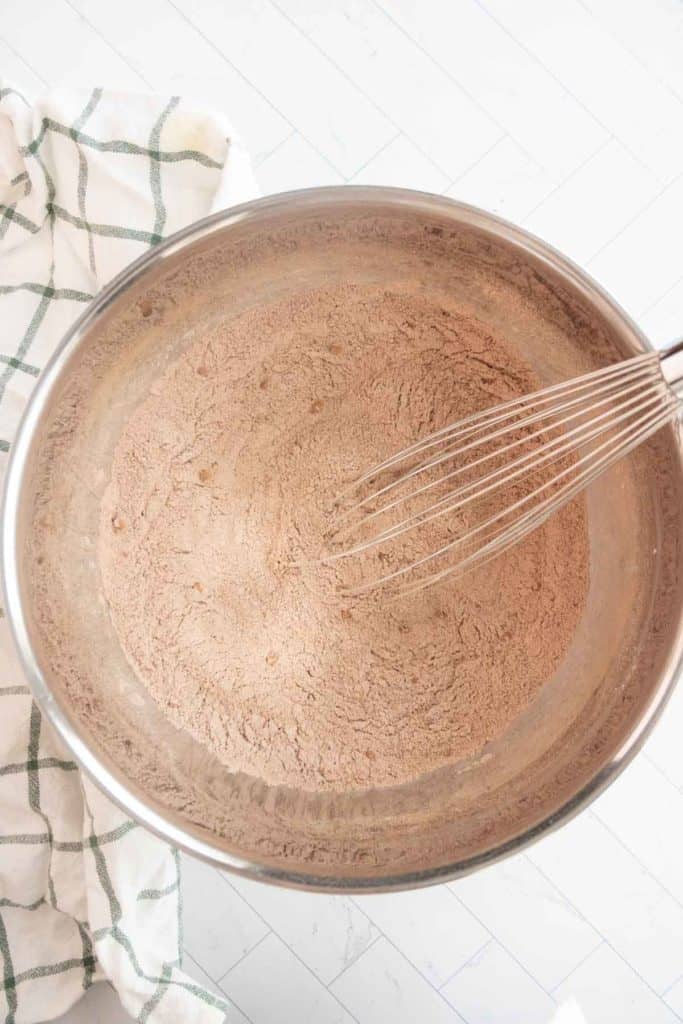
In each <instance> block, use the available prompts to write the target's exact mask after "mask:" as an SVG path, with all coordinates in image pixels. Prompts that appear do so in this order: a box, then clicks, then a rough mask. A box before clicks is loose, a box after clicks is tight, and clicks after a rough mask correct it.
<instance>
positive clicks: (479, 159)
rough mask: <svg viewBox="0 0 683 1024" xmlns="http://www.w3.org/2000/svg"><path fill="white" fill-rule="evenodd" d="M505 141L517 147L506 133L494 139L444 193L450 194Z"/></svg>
mask: <svg viewBox="0 0 683 1024" xmlns="http://www.w3.org/2000/svg"><path fill="white" fill-rule="evenodd" d="M506 139H510V141H511V142H514V143H515V145H516V146H517V145H519V143H518V142H517V140H516V139H513V137H512V135H510V134H508V133H506V134H505V135H504V136H503V137H502V138H501V139H496V141H495V142H494V143H492V145H490V146H489V148H488V149H487V150H486V151H485V152H484V153H482V154H481V156H478V157H477V159H476V160H474V161H473V162H472V163H471V164H470V165H469V167H466V168H465V170H464V171H463V172H462V174H459V175H458V176H457V178H453V180H452V181H450V182H449V183H448V185H446V189H445V191H446V192H450V191H451V189H453V188H455V186H456V185H457V184H458V182H459V181H462V179H463V178H464V177H465V175H466V174H471V172H472V171H474V170H476V169H477V167H478V166H479V164H480V163H481V162H482V160H485V159H486V157H487V156H489V154H491V153H493V151H494V149H495V148H496V146H499V145H500V144H501V142H505V140H506ZM529 159H530V160H532V161H533V157H529ZM539 166H540V165H539Z"/></svg>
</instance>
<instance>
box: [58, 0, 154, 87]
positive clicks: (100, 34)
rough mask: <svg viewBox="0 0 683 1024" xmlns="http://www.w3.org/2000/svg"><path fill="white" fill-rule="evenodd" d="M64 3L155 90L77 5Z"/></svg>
mask: <svg viewBox="0 0 683 1024" xmlns="http://www.w3.org/2000/svg"><path fill="white" fill-rule="evenodd" d="M65 3H66V5H67V7H70V8H71V10H72V11H73V12H74V14H75V15H76V17H77V18H78V19H79V21H82V22H83V23H84V24H85V25H87V26H88V28H89V29H90V30H91V31H92V32H94V33H95V35H96V36H97V37H98V39H101V40H102V42H103V43H104V44H105V46H107V47H108V48H109V49H110V50H111V52H112V53H114V54H116V56H117V57H118V58H119V60H122V61H123V63H124V64H125V65H126V67H127V68H130V70H131V71H132V72H133V74H134V75H137V77H138V78H139V79H140V80H141V81H142V82H143V83H144V84H145V85H146V86H147V88H148V89H151V90H152V92H154V91H155V89H154V86H153V85H152V84H151V82H148V81H147V79H146V78H145V76H144V75H143V74H142V72H141V71H138V69H137V68H135V67H133V65H132V64H131V63H130V61H129V60H128V59H127V58H126V57H124V56H123V54H122V53H119V51H118V49H117V48H116V47H115V46H114V45H113V44H112V43H111V42H110V41H109V39H107V37H106V36H104V35H103V34H102V33H101V32H100V30H99V29H98V28H96V27H95V26H94V25H93V23H92V22H91V21H89V20H88V18H86V16H85V15H84V14H81V12H80V11H79V10H78V8H77V7H74V5H73V4H72V3H71V0H65Z"/></svg>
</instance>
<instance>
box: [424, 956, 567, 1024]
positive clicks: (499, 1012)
mask: <svg viewBox="0 0 683 1024" xmlns="http://www.w3.org/2000/svg"><path fill="white" fill-rule="evenodd" d="M442 991H443V994H444V996H445V997H446V999H447V1000H448V1001H449V1003H452V1005H453V1006H454V1007H455V1008H456V1009H457V1010H459V1012H460V1013H461V1014H462V1016H463V1017H464V1019H465V1020H466V1021H467V1022H468V1024H519V1022H520V1021H524V1024H547V1022H548V1021H549V1020H550V1017H551V1015H552V1013H553V1010H554V1008H555V1005H554V1003H553V1000H552V999H551V997H550V996H549V995H548V994H547V992H544V991H543V989H542V988H541V987H540V985H539V984H538V983H537V982H536V981H534V979H533V978H532V977H531V976H530V975H529V974H527V973H526V971H525V970H524V969H523V968H522V967H520V965H519V964H518V963H517V961H516V960H513V959H512V957H511V956H510V954H509V953H508V952H506V950H504V949H503V947H502V946H501V945H499V943H497V942H496V941H495V940H491V942H490V943H489V944H488V945H487V946H486V947H485V948H484V949H483V950H482V951H481V952H480V953H477V955H476V956H475V957H474V958H473V959H472V960H471V961H470V962H469V963H468V964H467V965H466V966H465V967H463V968H462V970H461V971H458V973H457V974H456V975H455V977H454V978H452V979H451V980H450V981H449V982H448V984H447V985H445V986H444V988H443V990H442Z"/></svg>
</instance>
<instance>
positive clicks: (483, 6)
mask: <svg viewBox="0 0 683 1024" xmlns="http://www.w3.org/2000/svg"><path fill="white" fill-rule="evenodd" d="M473 2H474V3H475V4H476V5H477V7H480V8H481V10H482V11H483V12H484V14H485V15H486V16H487V17H488V18H490V19H491V21H493V22H494V23H495V24H496V25H497V26H498V28H500V29H501V30H502V31H503V32H505V34H506V35H507V36H509V38H510V39H512V41H513V42H514V43H516V44H517V46H519V47H520V49H521V50H523V51H524V53H526V55H527V57H530V58H531V60H532V61H535V62H536V63H537V64H538V65H539V67H542V68H543V70H544V71H545V72H546V73H547V74H548V75H550V77H551V78H552V79H553V80H554V81H555V82H556V83H557V84H558V85H559V86H560V88H561V89H563V90H564V92H566V94H567V95H568V96H571V98H572V99H573V100H574V102H575V103H578V105H579V106H580V107H581V109H582V110H583V111H584V112H585V113H586V114H588V116H589V117H591V118H592V119H593V121H595V123H596V124H598V125H600V127H601V128H602V130H603V131H605V132H607V134H608V135H614V132H612V131H611V129H609V128H608V127H607V125H606V124H605V123H604V122H603V121H602V120H601V119H600V118H599V117H597V116H596V114H595V111H593V110H590V109H589V108H588V107H587V106H586V104H585V103H584V102H583V100H580V99H579V97H578V96H577V95H576V94H575V93H574V92H573V91H572V90H571V89H570V88H569V86H568V85H566V84H565V83H564V82H563V81H562V79H561V78H558V76H557V75H556V74H555V72H554V71H553V70H552V69H551V68H549V67H548V65H547V64H546V63H545V61H542V60H541V58H540V57H538V56H537V55H536V54H535V53H534V52H533V50H530V49H529V47H528V46H527V45H526V43H523V42H522V40H521V39H518V38H517V36H515V35H513V34H512V32H511V31H510V29H509V28H507V27H506V26H505V25H504V24H503V23H502V21H499V19H498V18H496V16H495V15H494V14H492V13H491V11H489V9H488V8H487V6H486V3H485V0H473ZM614 137H615V138H617V139H619V142H621V144H622V146H623V147H624V149H625V150H626V151H627V152H628V153H630V154H631V156H632V157H633V159H634V160H635V161H636V163H638V164H640V165H641V167H646V165H645V164H644V163H643V161H642V160H641V159H640V157H638V156H637V155H636V154H635V153H634V152H633V151H632V150H631V147H630V146H628V145H627V144H626V143H625V142H624V140H623V139H621V138H619V136H618V135H617V136H614ZM646 169H647V170H650V171H651V170H652V169H651V168H646ZM652 173H655V172H652ZM655 177H657V178H659V175H658V174H655ZM660 180H661V179H660Z"/></svg>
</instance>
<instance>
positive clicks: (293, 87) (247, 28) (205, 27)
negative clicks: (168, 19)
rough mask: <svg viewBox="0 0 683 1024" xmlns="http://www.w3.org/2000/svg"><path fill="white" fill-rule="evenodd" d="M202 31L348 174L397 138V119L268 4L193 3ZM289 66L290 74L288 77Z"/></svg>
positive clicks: (253, 0)
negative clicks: (391, 119) (393, 120)
mask: <svg viewBox="0 0 683 1024" xmlns="http://www.w3.org/2000/svg"><path fill="white" fill-rule="evenodd" d="M183 9H184V11H185V13H186V14H187V16H188V17H189V18H190V20H191V21H192V22H193V24H195V25H196V26H197V27H198V28H199V29H200V31H201V32H202V33H203V34H204V35H205V36H207V37H208V38H210V39H211V41H212V42H213V43H214V45H216V46H218V48H219V49H220V50H221V52H222V53H224V54H225V55H226V56H227V58H228V60H229V61H230V62H231V63H232V64H233V65H234V66H235V67H236V68H237V69H238V70H239V71H240V72H241V73H242V74H243V75H244V77H245V78H247V79H248V80H249V81H250V82H252V83H253V84H254V86H255V87H256V88H257V89H259V91H260V92H262V93H265V95H268V96H272V97H274V98H275V97H277V99H276V100H275V99H274V105H275V107H276V109H277V110H279V111H280V113H282V114H283V116H285V117H286V118H287V119H288V120H289V121H290V123H291V124H292V126H293V127H295V128H297V129H298V130H299V131H300V132H301V134H302V135H303V136H304V137H305V138H306V139H308V141H309V142H310V143H311V144H312V145H313V146H315V147H316V149H318V150H319V151H320V152H321V153H322V154H323V155H325V156H326V157H327V159H328V160H329V161H330V162H331V163H332V164H333V166H335V167H336V168H337V170H339V171H340V172H341V173H342V174H346V175H348V174H353V173H354V172H355V171H357V170H358V168H359V167H360V166H361V165H362V164H363V163H365V162H366V160H369V159H370V157H371V156H372V155H373V154H374V153H376V152H377V151H378V150H379V149H380V148H381V147H382V146H383V145H384V144H385V143H386V142H388V141H389V139H391V138H392V137H393V135H395V129H394V128H393V126H392V125H391V123H390V122H389V120H388V119H387V118H386V117H385V116H384V115H383V114H382V113H380V111H378V110H377V108H376V107H375V106H374V104H373V103H372V102H371V101H370V100H369V99H367V98H366V97H365V96H363V94H362V93H361V92H360V90H359V89H358V88H357V87H356V86H355V85H354V84H353V83H352V82H351V81H349V79H348V78H347V77H346V76H345V75H343V74H342V73H341V72H340V71H339V70H338V69H337V68H336V67H335V66H334V65H333V64H332V63H331V62H330V61H329V60H328V59H327V58H326V57H325V56H323V54H322V53H321V52H320V50H319V49H318V48H317V47H315V46H314V45H313V44H312V43H311V42H310V41H309V40H308V39H307V38H306V37H305V36H304V35H303V34H302V33H301V32H300V31H299V30H298V29H297V28H295V27H294V25H292V23H291V21H290V20H289V18H287V17H285V16H284V15H283V14H282V13H281V12H280V11H279V10H277V9H276V8H275V7H274V6H273V4H271V3H269V2H268V0H231V3H230V4H223V3H218V2H216V0H193V2H192V3H191V4H184V5H183ZM285 65H286V70H285Z"/></svg>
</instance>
